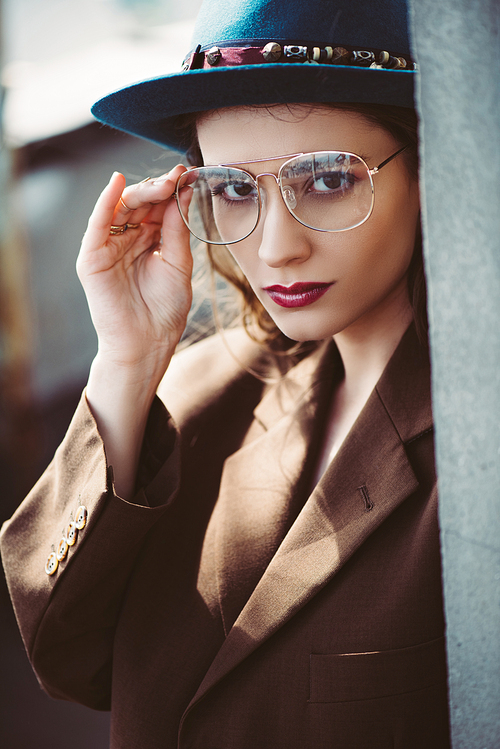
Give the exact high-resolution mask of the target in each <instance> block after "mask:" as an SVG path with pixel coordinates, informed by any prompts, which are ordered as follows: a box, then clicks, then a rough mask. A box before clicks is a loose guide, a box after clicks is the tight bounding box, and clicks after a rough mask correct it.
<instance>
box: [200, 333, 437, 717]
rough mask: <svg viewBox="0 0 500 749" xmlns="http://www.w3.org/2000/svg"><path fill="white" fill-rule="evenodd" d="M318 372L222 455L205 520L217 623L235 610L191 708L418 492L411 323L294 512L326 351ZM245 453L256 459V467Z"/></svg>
mask: <svg viewBox="0 0 500 749" xmlns="http://www.w3.org/2000/svg"><path fill="white" fill-rule="evenodd" d="M316 366H317V367H318V362H317V361H316ZM317 372H318V373H319V375H318V376H317V377H316V378H313V379H311V377H310V376H309V383H308V385H307V387H306V389H305V392H304V391H303V392H302V401H301V403H300V405H299V407H298V409H297V410H296V411H295V412H292V413H288V414H285V415H283V416H282V417H281V418H278V420H277V421H275V422H274V424H273V425H271V426H270V427H269V428H268V431H267V432H266V434H265V435H264V436H263V437H262V438H259V439H258V440H256V441H255V442H254V443H252V444H250V445H248V446H247V447H244V448H243V449H242V450H241V451H239V452H238V453H236V454H235V455H234V456H232V457H231V458H230V459H229V460H228V461H227V465H226V467H225V473H224V479H223V485H222V487H221V496H220V503H219V505H218V508H217V513H218V516H217V517H214V521H215V528H216V533H217V536H216V539H215V540H216V547H217V549H218V554H219V559H218V566H219V572H218V574H219V594H220V597H221V607H222V610H223V616H224V618H225V622H226V627H229V626H230V624H232V621H233V619H234V618H235V617H236V616H237V614H238V613H239V615H238V616H237V618H236V621H235V622H234V625H233V626H232V627H231V629H230V630H229V631H228V634H227V638H226V640H225V642H224V644H223V645H222V647H221V649H220V651H219V653H218V654H217V656H216V658H215V659H214V661H213V663H212V665H211V667H210V669H209V671H208V672H207V674H206V676H205V679H204V680H203V682H202V684H201V685H200V688H199V690H198V692H197V694H196V695H195V697H194V699H193V701H192V703H191V705H194V703H195V702H197V701H198V700H199V699H200V698H201V697H202V696H203V695H204V694H205V693H206V692H207V691H208V690H209V689H211V687H212V686H214V685H215V684H216V683H217V682H218V681H220V679H222V678H223V677H224V676H225V675H226V674H227V673H228V672H229V671H231V670H232V669H233V668H234V667H235V666H237V665H238V664H239V663H240V662H241V661H242V660H243V659H244V658H246V657H247V656H248V655H249V654H250V653H251V652H252V651H254V650H255V649H256V648H257V647H258V646H259V645H260V644H262V643H263V642H264V641H265V640H267V639H268V638H269V637H271V636H272V635H273V633H274V632H276V631H277V630H278V629H279V628H280V627H281V626H283V624H284V623H285V622H287V621H288V620H289V619H290V617H292V616H293V615H294V614H295V613H296V612H297V611H298V610H299V609H301V608H302V607H303V606H304V605H305V604H306V603H307V602H308V601H309V600H310V599H311V598H312V597H313V596H314V595H315V594H316V593H317V592H318V591H319V590H321V588H323V586H324V585H325V584H326V583H327V582H328V580H330V579H331V578H332V576H333V575H335V574H336V572H338V571H339V570H340V569H341V567H342V566H343V565H344V564H345V563H346V561H347V560H348V559H349V558H350V557H351V556H352V555H353V554H354V553H355V551H356V550H357V549H358V548H359V547H360V546H361V544H362V543H363V542H364V541H365V540H366V538H367V537H368V536H369V535H370V534H371V533H373V532H374V530H375V529H376V528H378V526H379V525H380V524H381V523H382V522H383V521H384V520H385V518H387V517H388V515H390V514H391V513H392V512H393V511H394V510H395V509H396V508H397V507H398V506H399V505H400V504H401V502H403V501H404V500H405V499H406V498H407V497H408V496H409V495H410V494H412V493H413V492H414V491H416V489H417V488H418V481H417V479H416V477H415V474H414V472H413V470H412V468H411V466H410V464H409V462H408V459H407V456H406V451H405V448H404V444H403V440H404V441H406V440H408V439H411V438H412V436H416V435H417V434H419V433H421V432H423V431H425V430H426V429H430V428H431V426H432V416H431V410H430V393H429V365H428V359H427V356H426V355H425V354H423V353H422V350H421V349H420V347H419V346H418V343H417V341H416V336H415V333H414V330H413V327H411V328H410V330H409V331H408V332H407V333H406V334H405V336H404V338H403V340H402V342H401V344H400V346H399V347H398V350H397V351H396V353H395V354H394V356H393V358H392V359H391V362H390V363H389V365H388V366H387V368H386V371H385V372H384V374H383V376H382V378H381V380H380V381H379V384H378V385H377V387H376V388H375V390H374V391H373V393H372V394H371V396H370V398H369V400H368V402H367V404H366V406H365V408H364V409H363V411H362V413H361V414H360V416H359V418H358V420H357V421H356V424H355V425H354V427H353V428H352V430H351V432H350V433H349V435H348V437H347V438H346V440H345V442H344V444H343V445H342V448H341V449H340V451H339V453H338V454H337V457H336V459H335V460H334V461H333V463H332V464H331V465H330V467H329V468H328V470H327V471H326V473H325V474H324V476H323V477H322V479H321V481H320V483H319V484H318V485H317V486H316V488H315V489H314V491H313V492H312V494H311V496H310V497H309V498H308V500H307V501H306V503H305V504H304V505H303V507H302V508H301V509H300V500H299V495H300V490H301V489H302V491H303V490H304V485H303V484H302V479H301V475H302V472H303V471H304V467H306V468H307V467H308V463H310V461H308V459H307V458H308V448H310V447H311V443H310V439H311V435H312V434H313V432H314V429H313V423H314V422H315V417H316V416H317V415H318V408H321V406H322V404H323V403H324V399H325V392H326V391H327V390H328V389H327V387H326V380H325V377H326V376H327V374H328V372H329V373H330V378H331V376H332V367H331V357H330V367H328V366H326V367H325V357H323V360H322V361H320V365H319V367H318V369H317ZM273 397H274V398H276V397H277V394H276V393H275V395H274V396H273ZM279 397H280V398H283V395H282V393H281V394H279ZM285 400H286V398H285ZM264 405H266V404H261V407H260V409H259V411H260V412H261V416H262V411H263V410H265V411H267V413H271V412H272V410H273V408H274V409H275V411H274V413H277V412H279V411H280V409H279V408H278V407H277V405H276V401H275V400H274V403H273V406H272V408H269V406H270V404H269V403H268V404H267V405H266V408H264ZM324 410H326V409H324ZM409 417H410V418H409ZM310 452H311V451H310ZM312 452H315V451H312ZM254 460H262V461H263V462H262V469H261V468H260V466H259V463H254ZM250 466H252V468H251V469H250ZM256 466H259V467H258V468H256ZM309 467H310V466H309ZM243 468H244V469H245V471H246V475H244V474H243V473H242V471H243ZM261 470H262V473H261ZM250 471H252V472H250ZM256 471H258V473H256ZM305 473H306V474H307V473H308V471H307V470H306V471H305ZM290 496H291V498H292V499H291V502H289V501H288V500H289V498H290ZM249 526H250V529H249ZM281 539H283V541H282V542H281ZM280 542H281V543H280ZM262 572H263V574H262ZM261 575H262V576H261ZM256 577H257V579H255V578H256ZM240 584H241V589H240V588H239V587H238V586H239V585H240ZM238 590H243V595H241V593H238ZM234 591H236V593H235V592H234ZM249 591H253V592H251V594H250V597H249V598H248V600H246V599H247V597H248V593H249ZM245 601H246V603H245Z"/></svg>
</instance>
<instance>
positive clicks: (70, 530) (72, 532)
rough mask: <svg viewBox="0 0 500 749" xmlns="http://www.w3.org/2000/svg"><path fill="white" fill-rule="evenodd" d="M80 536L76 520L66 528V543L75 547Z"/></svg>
mask: <svg viewBox="0 0 500 749" xmlns="http://www.w3.org/2000/svg"><path fill="white" fill-rule="evenodd" d="M77 535H78V529H77V527H76V523H75V521H74V520H72V521H71V523H70V524H69V525H68V527H67V528H66V542H67V544H68V546H74V545H75V543H76V537H77Z"/></svg>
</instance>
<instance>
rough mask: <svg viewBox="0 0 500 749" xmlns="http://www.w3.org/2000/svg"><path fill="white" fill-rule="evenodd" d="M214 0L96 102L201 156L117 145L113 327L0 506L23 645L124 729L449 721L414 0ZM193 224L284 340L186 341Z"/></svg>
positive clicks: (271, 334)
mask: <svg viewBox="0 0 500 749" xmlns="http://www.w3.org/2000/svg"><path fill="white" fill-rule="evenodd" d="M332 5H333V4H332ZM216 6H217V3H214V2H213V1H209V0H207V1H206V2H205V4H204V8H203V9H202V12H201V15H200V20H199V24H198V26H197V31H195V40H196V41H198V40H199V41H200V42H201V43H202V46H201V48H198V47H197V48H196V49H195V51H194V52H193V54H191V55H190V57H189V58H188V61H187V63H186V66H185V72H184V73H182V74H179V75H176V76H167V77H165V78H162V79H158V80H156V81H153V82H143V83H141V84H137V85H136V86H134V87H132V88H131V89H127V90H125V91H123V92H118V93H117V94H113V95H111V96H110V97H107V98H106V99H105V100H104V101H103V102H100V103H98V105H97V108H96V113H97V114H98V115H99V117H101V119H103V120H105V121H107V122H109V123H110V124H113V125H115V126H118V127H121V128H122V129H125V130H128V131H133V132H135V133H137V134H139V135H142V136H146V137H149V138H152V139H153V140H157V141H161V142H163V143H165V144H176V145H180V144H181V143H184V144H185V145H187V146H189V147H190V154H191V155H192V156H193V158H195V159H196V160H197V161H198V163H197V167H200V168H196V169H193V170H189V171H187V170H186V167H185V166H182V165H179V166H177V167H175V169H173V170H172V171H171V172H170V173H169V174H167V175H163V177H161V178H159V179H148V180H146V181H144V182H142V183H140V184H137V185H132V186H129V187H125V180H124V178H123V176H122V175H120V174H114V175H113V176H112V178H111V181H110V183H109V185H108V186H107V187H106V188H105V190H104V192H103V193H102V195H101V197H100V198H99V200H98V202H97V205H96V208H95V210H94V213H93V215H92V217H91V219H90V222H89V227H88V230H87V232H86V235H85V238H84V240H83V243H82V250H81V253H80V257H79V260H78V273H79V276H80V279H81V281H82V283H83V285H84V288H85V291H86V293H87V297H88V300H89V305H90V309H91V312H92V318H93V321H94V324H95V327H96V330H97V332H98V336H99V352H98V355H97V357H96V359H95V361H94V363H93V365H92V369H91V373H90V377H89V382H88V385H87V388H86V394H85V397H84V398H83V399H82V402H81V404H80V406H79V407H78V410H77V413H76V414H75V418H74V420H73V422H72V425H71V426H70V429H69V432H68V434H67V436H66V438H65V440H64V442H63V444H62V445H61V447H60V448H59V450H58V452H57V454H56V456H55V458H54V461H53V463H52V464H51V466H50V467H49V468H48V469H47V471H46V473H45V474H44V476H43V477H42V478H41V479H40V482H39V483H38V484H37V486H36V487H35V488H34V489H33V491H32V493H31V495H30V496H29V497H28V498H27V499H26V500H25V503H24V504H23V505H22V506H21V508H20V509H19V510H18V512H17V513H16V515H15V516H14V517H13V518H12V520H11V521H10V522H9V523H8V524H7V526H6V527H5V529H4V532H3V541H2V547H3V555H4V560H5V565H6V569H7V573H8V576H9V583H10V588H11V592H12V596H13V600H14V604H15V606H16V609H17V612H18V618H19V621H20V624H21V629H22V631H23V636H24V640H25V644H26V647H27V650H28V653H29V655H30V657H31V660H32V663H33V666H34V668H35V670H36V672H37V674H38V675H39V678H40V680H41V681H42V683H43V686H44V687H45V689H46V690H47V691H48V692H49V693H50V694H52V695H53V696H55V697H62V698H65V699H72V700H76V701H80V702H82V703H83V704H86V705H89V706H90V707H93V708H97V709H110V708H111V710H112V736H111V746H112V747H116V748H118V747H120V749H122V748H127V749H128V748H129V747H141V749H150V748H151V749H152V748H153V747H155V748H156V747H176V746H179V747H194V746H200V747H228V748H231V749H240V748H241V749H242V748H243V747H245V748H248V749H250V747H252V748H255V747H263V746H265V747H287V748H290V747H291V748H293V747H297V748H298V747H301V749H302V748H303V747H305V746H310V747H331V746H338V747H342V749H345V748H347V747H356V749H360V747H370V748H371V749H373V748H374V747H400V749H411V748H412V747H414V748H415V749H417V747H418V748H419V749H420V748H421V747H423V746H425V747H447V746H449V738H448V727H447V703H446V668H445V657H444V620H443V611H442V595H441V573H440V557H439V536H438V525H437V514H436V502H437V498H436V492H435V474H434V461H433V437H432V416H431V407H430V393H429V363H428V354H427V351H426V345H425V342H424V341H423V340H422V339H425V335H422V334H421V336H420V340H419V336H418V335H417V331H416V327H417V326H416V323H415V322H414V318H417V321H418V324H419V326H420V327H421V322H422V310H421V307H422V295H421V294H420V297H419V293H418V288H419V287H418V278H419V268H420V270H421V255H420V243H419V199H418V186H417V180H416V139H415V125H414V124H413V129H412V126H411V122H412V117H413V115H412V114H411V112H410V113H407V114H405V113H404V112H401V109H394V105H396V106H397V107H401V106H406V107H408V106H410V107H411V87H412V84H413V81H412V79H413V73H412V72H409V71H407V70H406V68H407V67H410V65H411V62H410V58H409V54H408V45H407V40H406V8H405V6H404V5H403V4H402V3H401V2H396V0H394V1H393V2H391V1H389V0H388V2H387V3H378V4H377V8H376V14H375V16H374V17H373V18H368V17H367V16H366V9H364V8H361V7H358V4H356V3H353V2H352V0H350V2H348V3H347V2H346V3H345V4H342V3H337V4H335V5H334V7H331V5H330V4H329V3H328V4H327V3H322V4H319V5H318V4H315V3H312V2H311V3H309V4H306V3H303V2H301V3H298V2H297V3H293V2H292V3H289V4H288V5H287V14H288V15H287V16H286V18H284V17H283V7H282V5H281V4H279V3H273V2H264V0H262V1H261V2H257V3H256V2H254V3H252V4H251V7H249V5H248V4H247V3H243V2H238V1H236V0H235V2H233V3H229V4H227V3H226V4H225V6H224V13H223V14H221V12H220V6H219V9H217V7H216ZM359 6H361V4H359ZM222 15H223V17H221V16H222ZM361 39H362V40H363V44H361V43H360V40H361ZM242 40H246V41H242ZM330 40H331V41H332V42H333V41H335V43H336V45H332V44H328V42H329V41H330ZM341 40H343V42H344V46H343V47H340V41H341ZM369 41H370V43H369V44H368V42H369ZM299 42H302V44H300V43H299ZM315 42H317V43H315ZM278 48H279V49H278ZM304 50H305V51H304ZM386 50H388V51H386ZM297 60H302V62H301V63H300V64H294V63H296V62H297ZM304 60H305V62H304ZM290 61H291V64H290ZM311 61H312V62H313V63H314V62H316V63H318V64H317V65H310V64H309V62H311ZM366 63H368V64H370V65H374V66H375V67H374V68H369V67H366ZM360 64H361V67H360ZM384 66H385V67H384ZM169 102H170V103H169ZM298 102H303V103H302V104H300V103H298ZM326 103H327V104H326ZM263 105H265V106H263ZM373 105H376V106H373ZM380 105H385V107H384V106H380ZM387 105H391V106H390V107H389V108H387ZM193 111H194V112H198V114H195V115H189V116H186V115H187V113H189V112H193ZM166 114H167V115H168V117H165V115H166ZM198 147H199V148H198ZM200 158H202V159H203V164H204V165H205V166H203V167H202V164H201V162H200V161H199V159H200ZM373 193H375V195H376V198H375V200H373ZM196 207H198V209H199V211H198V212H199V213H201V215H202V220H198V219H197V216H196V214H195V209H196ZM190 231H191V232H192V233H194V234H195V235H196V236H198V237H199V238H200V239H202V240H208V241H210V242H211V243H212V249H211V251H212V255H213V258H214V262H216V264H217V266H218V267H221V265H222V264H225V267H228V262H229V258H230V257H232V258H233V259H234V261H235V264H233V266H232V268H231V269H230V270H229V271H227V273H226V274H227V275H231V276H232V277H235V278H236V279H237V283H238V284H239V286H240V288H241V289H242V290H243V291H244V293H245V295H246V299H247V312H246V318H247V326H248V327H249V328H250V332H251V334H252V336H253V338H255V337H259V336H260V337H262V332H263V331H265V334H266V338H267V339H268V340H269V345H268V346H267V347H266V346H263V345H261V344H259V343H258V342H256V341H255V340H253V338H252V337H251V336H248V335H247V333H246V332H245V331H244V330H235V331H231V332H230V333H228V334H227V335H226V336H225V338H224V339H221V337H220V336H215V337H213V338H211V339H207V340H206V341H203V342H202V343H199V344H196V345H195V346H193V347H191V348H189V349H187V350H186V351H184V352H182V353H180V354H177V355H175V357H173V355H174V350H175V348H176V345H177V343H178V342H179V339H180V337H181V334H182V332H183V329H184V326H185V323H186V316H187V313H188V310H189V307H190V303H191V287H190V275H191V253H190V249H189V235H190ZM217 243H218V244H217ZM225 246H227V249H226V248H225ZM229 252H230V253H231V254H230V255H229V254H228V253H229ZM250 289H251V290H252V292H251V291H250ZM419 298H420V301H419ZM249 317H253V321H252V320H250V321H249ZM255 321H257V322H255ZM292 342H299V343H300V344H301V345H300V346H299V348H298V349H297V348H295V349H292V352H293V357H292V353H291V346H292ZM311 342H313V343H311ZM226 346H227V347H226ZM228 349H229V351H228ZM287 351H288V354H287ZM172 357H173V359H172ZM287 367H288V370H287V371H286V372H285V373H283V371H284V370H286V369H287ZM166 370H167V373H166V375H165V376H164V374H165V371H166ZM156 392H158V395H159V398H158V397H156V396H155V393H156ZM162 402H163V403H162ZM163 404H165V405H166V406H167V407H168V411H166V410H165V407H164V405H163ZM63 529H64V530H63ZM61 531H62V532H61ZM20 549H22V563H21V564H20V562H19V558H20Z"/></svg>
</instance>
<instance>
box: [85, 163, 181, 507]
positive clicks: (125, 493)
mask: <svg viewBox="0 0 500 749" xmlns="http://www.w3.org/2000/svg"><path fill="white" fill-rule="evenodd" d="M183 171H185V167H183V166H176V167H175V169H173V170H172V171H171V172H170V173H169V174H168V175H164V176H163V177H160V178H158V179H155V180H147V181H145V182H141V183H139V184H137V185H132V186H130V187H127V188H125V178H124V177H123V175H121V174H118V173H115V174H114V175H113V176H112V177H111V181H110V183H109V185H108V186H107V187H106V188H105V189H104V191H103V193H102V194H101V196H100V198H99V200H98V201H97V204H96V207H95V209H94V212H93V213H92V216H91V217H90V220H89V225H88V229H87V231H86V233H85V236H84V238H83V242H82V248H81V251H80V255H79V257H78V262H77V271H78V276H79V278H80V281H81V282H82V285H83V287H84V289H85V293H86V295H87V299H88V303H89V307H90V312H91V315H92V320H93V322H94V325H95V328H96V331H97V335H98V339H99V349H98V353H97V356H96V358H95V359H94V361H93V363H92V367H91V370H90V376H89V381H88V384H87V390H86V395H87V401H88V403H89V406H90V408H91V409H92V412H93V414H94V417H95V419H96V422H97V426H98V428H99V432H100V434H101V436H102V438H103V440H104V446H105V449H106V458H107V461H108V464H109V465H112V466H113V469H114V483H115V491H116V492H117V494H118V495H119V496H121V497H123V498H126V499H128V498H131V497H132V496H133V493H134V485H135V474H136V469H137V462H138V460H139V454H140V449H141V444H142V439H143V435H144V429H145V426H146V421H147V416H148V413H149V410H150V407H151V403H152V400H153V398H154V394H155V392H156V388H157V386H158V384H159V382H160V380H161V378H162V377H163V374H164V372H165V370H166V368H167V366H168V363H169V361H170V358H171V356H172V354H173V353H174V349H175V346H176V345H177V343H178V342H179V339H180V337H181V335H182V332H183V330H184V327H185V325H186V318H187V315H188V312H189V308H190V306H191V296H192V294H191V271H192V257H191V251H190V248H189V231H188V230H187V228H186V226H185V225H184V222H183V221H182V218H181V217H180V215H179V211H178V209H177V205H176V202H175V199H173V198H172V195H173V192H174V189H175V184H176V181H177V178H178V177H179V175H180V174H182V172H183ZM190 194H191V190H189V189H187V190H184V191H183V193H182V194H181V196H180V200H181V201H186V203H188V204H189V200H190ZM125 224H129V225H130V224H132V225H133V226H131V227H129V228H127V230H126V231H124V232H123V233H121V234H120V233H119V234H110V231H111V227H112V226H113V227H120V226H124V225H125ZM134 225H138V226H137V227H136V228H134Z"/></svg>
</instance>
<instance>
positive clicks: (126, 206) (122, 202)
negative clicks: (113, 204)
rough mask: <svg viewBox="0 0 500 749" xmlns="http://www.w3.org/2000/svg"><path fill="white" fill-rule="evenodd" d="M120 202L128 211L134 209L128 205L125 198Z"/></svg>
mask: <svg viewBox="0 0 500 749" xmlns="http://www.w3.org/2000/svg"><path fill="white" fill-rule="evenodd" d="M120 203H121V204H122V206H123V207H124V208H125V210H126V211H133V210H134V209H133V208H129V207H128V205H127V204H126V203H125V202H124V201H123V198H120Z"/></svg>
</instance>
